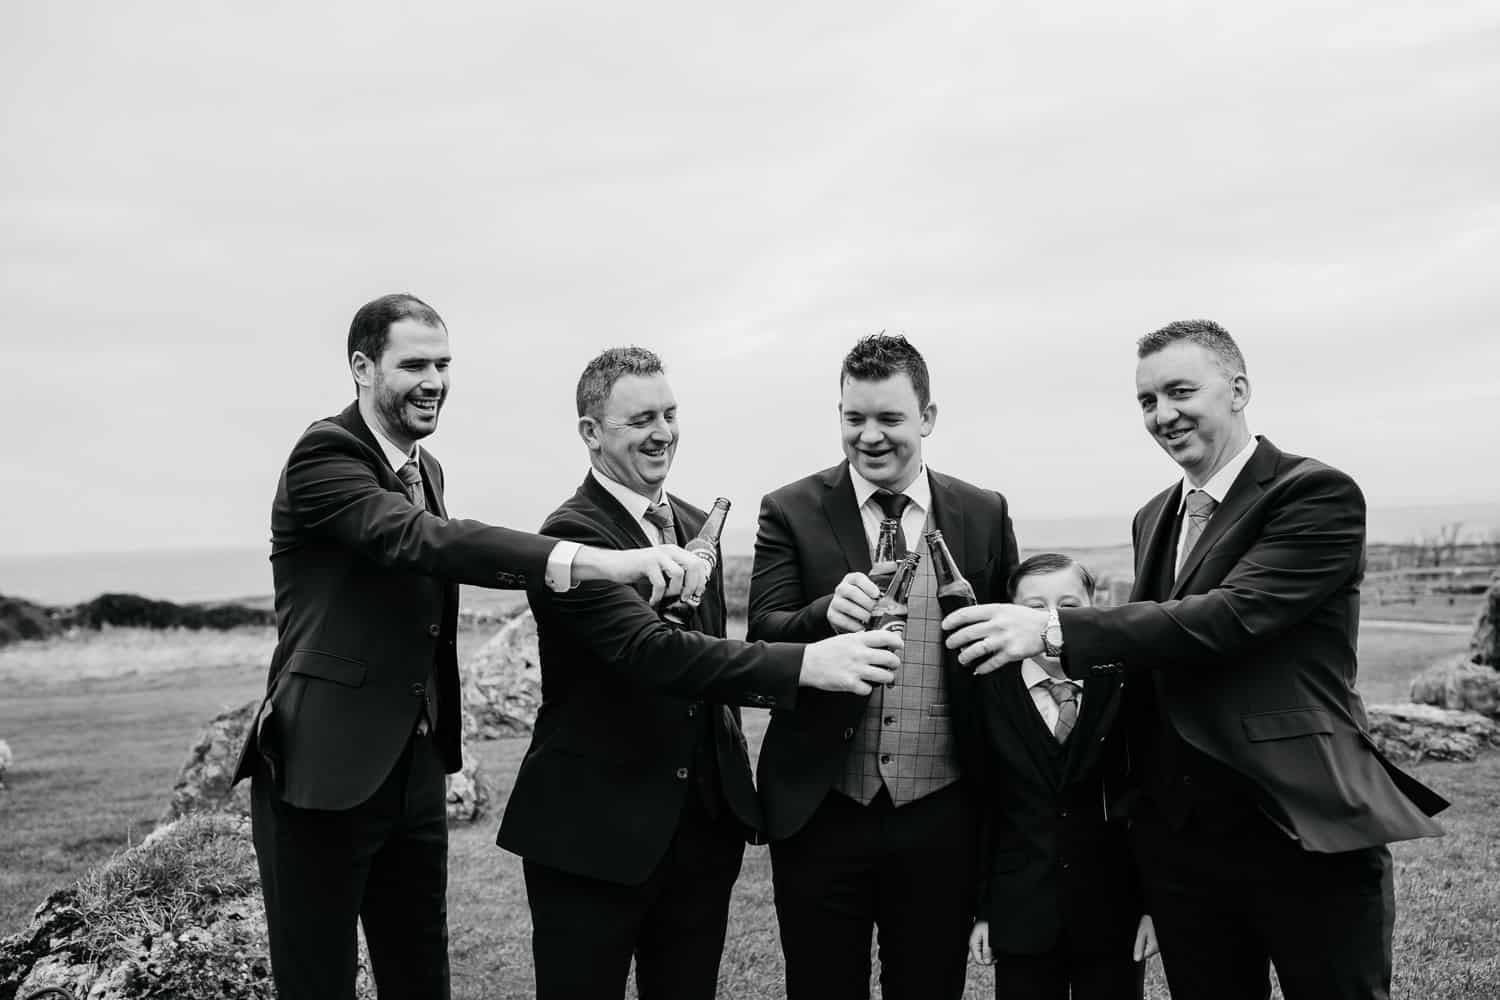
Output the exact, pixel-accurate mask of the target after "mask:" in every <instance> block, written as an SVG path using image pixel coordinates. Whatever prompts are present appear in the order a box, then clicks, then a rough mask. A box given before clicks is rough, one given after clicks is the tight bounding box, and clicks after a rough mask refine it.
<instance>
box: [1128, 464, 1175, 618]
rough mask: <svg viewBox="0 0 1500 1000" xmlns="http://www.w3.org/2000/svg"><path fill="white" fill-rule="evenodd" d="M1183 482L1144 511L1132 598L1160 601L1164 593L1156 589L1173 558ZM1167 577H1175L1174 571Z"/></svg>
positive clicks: (1163, 494) (1136, 552) (1137, 547)
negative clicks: (1174, 534)
mask: <svg viewBox="0 0 1500 1000" xmlns="http://www.w3.org/2000/svg"><path fill="white" fill-rule="evenodd" d="M1181 495H1182V483H1181V482H1179V483H1178V484H1177V485H1176V486H1173V487H1172V488H1171V489H1169V490H1167V491H1166V492H1165V493H1162V494H1161V495H1160V496H1158V497H1157V498H1156V499H1155V500H1153V501H1152V502H1151V503H1150V504H1149V505H1147V507H1146V510H1145V511H1144V513H1143V519H1144V520H1143V523H1142V526H1141V531H1142V534H1141V541H1140V543H1139V544H1138V545H1137V546H1136V550H1135V583H1134V584H1133V585H1132V586H1131V588H1130V599H1131V600H1132V601H1146V600H1160V599H1161V598H1162V597H1163V596H1164V593H1163V591H1164V590H1165V588H1162V590H1158V589H1157V588H1156V583H1157V581H1158V580H1159V579H1161V578H1162V573H1163V570H1162V565H1163V563H1166V564H1168V565H1170V563H1171V561H1172V537H1171V536H1172V530H1173V528H1175V527H1176V525H1177V503H1178V498H1179V497H1180V496H1181ZM1166 579H1168V580H1170V579H1171V574H1170V571H1168V572H1167V575H1166Z"/></svg>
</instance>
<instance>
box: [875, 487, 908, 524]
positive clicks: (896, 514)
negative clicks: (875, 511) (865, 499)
mask: <svg viewBox="0 0 1500 1000" xmlns="http://www.w3.org/2000/svg"><path fill="white" fill-rule="evenodd" d="M875 503H876V505H878V506H879V507H880V509H881V510H882V511H884V512H885V516H886V517H888V518H894V519H895V520H896V521H900V520H901V515H902V514H904V513H906V508H907V505H908V504H910V503H911V497H909V496H907V495H906V494H905V493H892V492H891V491H890V490H877V491H876V493H875Z"/></svg>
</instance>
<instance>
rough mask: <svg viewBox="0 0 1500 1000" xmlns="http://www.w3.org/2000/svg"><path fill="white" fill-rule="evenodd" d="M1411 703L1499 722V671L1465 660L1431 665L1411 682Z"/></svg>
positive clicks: (1461, 658)
mask: <svg viewBox="0 0 1500 1000" xmlns="http://www.w3.org/2000/svg"><path fill="white" fill-rule="evenodd" d="M1411 700H1412V701H1414V702H1416V703H1417V704H1419V705H1436V706H1437V707H1438V708H1447V709H1453V710H1455V711H1462V712H1477V713H1479V714H1480V715H1485V716H1489V717H1490V718H1492V719H1493V718H1500V670H1494V669H1492V668H1490V667H1481V666H1476V665H1475V664H1473V663H1471V662H1469V660H1468V659H1467V658H1465V657H1457V658H1455V659H1451V660H1443V661H1441V662H1438V663H1434V664H1433V665H1432V666H1430V667H1428V668H1427V669H1425V670H1423V671H1422V672H1421V673H1420V674H1418V675H1417V676H1416V677H1414V678H1412V682H1411Z"/></svg>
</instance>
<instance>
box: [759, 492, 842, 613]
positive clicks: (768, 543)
mask: <svg viewBox="0 0 1500 1000" xmlns="http://www.w3.org/2000/svg"><path fill="white" fill-rule="evenodd" d="M832 603H833V595H832V594H817V595H810V594H807V593H805V592H804V591H803V586H802V568H801V566H800V564H799V561H798V558H797V543H796V539H795V537H794V536H793V534H792V529H791V525H790V524H789V523H788V521H787V517H786V513H785V512H784V511H783V510H782V509H781V507H780V505H778V504H777V503H776V499H775V496H774V495H768V496H766V497H765V498H764V499H763V500H762V501H761V504H760V524H759V527H758V528H757V529H756V533H755V566H754V570H753V571H752V573H751V576H750V627H749V632H748V635H749V637H750V638H751V639H765V640H768V641H780V642H817V641H818V640H819V639H827V638H829V637H830V636H832V635H833V634H834V631H833V626H832V625H830V624H828V606H829V605H830V604H832Z"/></svg>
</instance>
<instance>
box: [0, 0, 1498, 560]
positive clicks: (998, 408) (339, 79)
mask: <svg viewBox="0 0 1500 1000" xmlns="http://www.w3.org/2000/svg"><path fill="white" fill-rule="evenodd" d="M716 8H717V5H707V4H699V3H657V4H648V5H631V6H629V7H628V8H627V7H622V6H619V5H606V4H594V5H580V4H567V3H557V2H548V3H537V4H527V3H516V2H510V3H505V4H481V3H450V4H425V5H420V6H419V5H414V4H413V5H406V4H383V3H371V2H362V3H357V4H356V3H347V4H318V5H314V4H295V5H293V4H287V5H275V4H254V5H245V4H229V3H222V2H219V3H204V4H194V5H181V4H179V5H147V4H131V5H125V4H117V3H74V4H46V3H41V2H35V3H10V4H5V5H4V6H3V8H0V86H3V90H0V94H3V101H4V103H3V109H4V110H3V135H4V137H5V138H4V142H3V149H0V289H3V293H4V296H5V300H6V302H7V303H8V310H7V312H8V315H7V316H6V318H5V322H4V324H3V334H0V336H3V351H4V355H3V356H4V358H5V360H6V362H7V367H8V368H9V373H8V374H9V378H8V380H7V388H8V389H9V402H10V406H11V407H12V413H13V416H12V418H11V419H10V420H9V421H8V422H7V423H8V425H9V427H10V433H9V434H8V435H7V436H6V444H5V447H4V450H3V453H0V481H3V482H0V488H3V490H4V494H5V502H4V511H5V515H6V516H4V517H3V518H0V553H5V554H17V555H35V554H42V553H53V552H59V553H60V552H80V551H106V550H110V551H112V550H132V549H145V548H163V547H181V548H192V547H200V546H256V545H263V544H264V543H265V539H266V537H267V534H268V517H269V508H270V501H271V496H272V493H273V490H274V487H275V483H276V478H277V475H278V473H279V470H280V467H281V465H282V463H283V461H284V460H285V458H286V455H287V452H288V451H289V450H290V448H291V446H292V444H293V443H294V441H295V440H296V438H297V436H298V435H299V434H300V433H301V431H302V430H303V429H304V428H305V427H306V426H307V425H308V424H309V423H311V422H312V421H313V420H315V419H317V418H319V417H322V416H325V415H328V414H331V413H333V412H336V411H337V410H339V409H341V408H342V407H343V406H344V405H345V404H346V403H347V402H348V401H349V400H350V399H351V398H352V388H351V383H350V380H349V376H348V370H347V366H346V363H345V358H344V338H345V334H346V331H347V329H348V323H349V319H350V317H351V316H352V315H353V312H354V310H355V309H356V308H358V306H359V305H360V304H361V303H363V302H365V301H366V300H368V299H370V298H373V297H375V296H377V295H380V294H383V293H386V292H390V291H410V292H413V293H415V294H417V295H419V296H421V297H422V298H423V299H425V300H426V301H428V302H430V303H431V304H432V305H433V306H435V307H436V308H437V310H438V311H439V312H440V313H441V314H442V315H443V317H444V319H445V320H446V323H447V326H448V329H449V331H450V335H451V343H452V347H453V352H454V367H453V392H452V396H451V397H450V400H449V404H448V406H447V408H446V410H445V411H444V414H443V417H442V420H441V426H440V428H439V431H438V433H437V434H436V435H434V436H433V437H432V438H430V439H429V440H428V442H427V444H428V445H429V446H430V448H431V450H432V451H433V452H434V454H436V455H438V457H439V458H440V459H441V460H442V462H443V464H444V467H445V469H446V473H447V483H448V505H449V508H450V510H451V511H452V512H453V513H455V514H457V515H462V516H471V517H476V518H480V519H483V520H487V521H492V522H495V523H501V524H507V525H510V526H514V527H523V528H529V527H534V526H535V525H537V524H538V523H540V521H541V520H542V518H543V517H545V515H546V514H547V513H548V512H549V511H550V510H551V509H552V508H553V507H555V506H556V505H557V504H558V503H560V502H561V501H562V500H563V499H564V498H565V497H566V496H567V495H569V494H570V493H571V492H572V490H573V489H574V488H575V487H576V485H577V484H578V482H579V481H581V479H582V476H583V473H584V470H585V469H586V461H587V460H586V454H585V450H584V447H583V445H582V444H581V442H580V441H579V440H578V437H577V433H576V429H575V424H576V418H575V413H574V409H573V402H572V400H573V388H574V384H575V382H576V380H577V377H578V373H579V372H580V371H581V370H582V368H583V366H584V364H585V363H586V362H587V361H588V359H589V358H590V357H592V356H593V355H594V354H595V353H597V352H598V351H599V350H601V349H603V348H605V347H608V346H613V345H619V344H629V343H634V344H641V345H644V346H647V347H650V348H652V349H653V350H655V351H656V352H657V353H659V354H660V355H661V356H662V358H663V360H664V361H665V363H666V366H667V371H668V376H669V378H670V379H671V381H672V385H673V388H674V390H675V392H676V395H677V398H678V401H679V404H680V421H681V428H682V440H681V444H680V446H679V449H678V453H677V464H676V467H675V468H674V471H673V474H672V477H671V480H670V481H669V484H668V485H669V488H670V489H671V490H672V491H673V492H675V493H678V494H679V495H681V496H684V497H686V498H688V499H689V500H692V501H694V502H696V503H698V504H700V505H702V506H707V505H708V504H709V503H710V502H711V501H712V498H713V497H714V496H718V495H723V496H727V497H729V498H730V499H731V500H733V501H734V503H735V508H734V511H733V513H731V515H730V521H731V526H730V535H731V536H732V537H735V538H739V539H742V540H744V539H748V538H749V537H750V536H751V533H752V532H753V528H754V521H755V511H756V509H757V506H758V503H759V500H760V497H761V496H762V495H763V494H764V493H766V492H768V491H769V490H771V489H774V488H775V487H777V486H779V485H782V484H784V483H786V482H789V481H791V480H793V479H797V478H799V477H801V476H803V475H806V474H808V473H810V472H813V471H815V470H817V469H821V468H824V467H826V466H828V465H832V464H833V463H834V462H836V461H837V460H838V459H839V456H840V453H839V445H838V427H837V416H836V409H835V407H836V403H837V398H838V382H837V372H838V368H839V362H840V360H841V358H842V356H843V354H844V353H845V352H846V351H847V350H848V348H849V347H850V346H851V345H852V343H853V342H854V340H855V339H856V338H858V337H859V336H861V335H863V334H866V333H870V332H873V331H876V330H882V329H884V330H888V331H899V332H903V333H905V334H906V335H907V336H908V337H909V338H910V339H911V340H912V342H913V343H915V344H916V345H917V346H918V347H919V348H920V349H921V351H922V352H923V354H924V355H925V356H926V358H927V361H928V363H929V366H930V368H931V370H932V380H933V396H934V399H935V401H936V402H937V404H938V422H937V428H936V430H935V432H934V434H933V436H932V437H931V438H930V439H928V443H927V452H926V455H927V459H928V461H929V464H930V465H931V466H932V467H933V468H936V469H939V470H941V471H945V472H948V473H952V474H954V475H958V476H960V477H962V478H964V479H967V480H969V481H971V482H974V483H976V484H979V485H982V486H986V487H989V488H993V489H998V490H1000V491H1001V492H1003V493H1004V494H1005V495H1006V496H1007V497H1008V498H1009V500H1010V502H1011V506H1012V510H1013V512H1014V514H1015V516H1016V518H1017V521H1018V524H1020V525H1023V526H1024V524H1026V523H1027V519H1028V518H1032V519H1035V518H1058V517H1072V516H1096V517H1106V518H1109V517H1117V518H1119V521H1120V524H1121V531H1122V534H1123V532H1124V529H1125V526H1126V525H1128V520H1129V517H1130V515H1131V513H1132V512H1133V511H1134V510H1135V508H1136V507H1137V506H1139V504H1140V503H1142V502H1143V501H1144V500H1146V499H1147V498H1148V497H1150V496H1151V495H1152V494H1153V493H1155V492H1156V491H1158V490H1159V489H1161V488H1163V487H1164V486H1166V485H1167V484H1168V483H1170V482H1171V481H1172V479H1173V477H1174V472H1175V467H1174V466H1172V464H1171V463H1170V461H1169V460H1168V459H1167V458H1166V457H1165V456H1164V455H1163V454H1162V453H1161V452H1160V451H1159V449H1158V448H1157V447H1156V446H1155V445H1154V444H1153V443H1152V442H1151V440H1150V439H1149V438H1148V437H1147V436H1146V434H1145V432H1144V431H1143V429H1142V427H1141V422H1140V417H1139V413H1138V409H1137V405H1136V403H1135V399H1134V366H1135V358H1134V342H1135V340H1136V338H1138V337H1139V336H1141V335H1142V334H1144V333H1146V332H1149V331H1150V330H1153V329H1155V328H1157V327H1160V326H1162V325H1164V324H1165V323H1167V322H1169V321H1171V320H1174V319H1181V318H1190V317H1208V318H1212V319H1215V320H1217V321H1218V322H1220V323H1222V324H1223V325H1224V326H1225V327H1227V328H1228V329H1229V330H1230V331H1231V332H1232V333H1233V334H1234V335H1235V336H1236V338H1237V339H1238V340H1239V342H1240V345H1241V347H1242V349H1243V351H1244V353H1245V355H1246V358H1247V361H1248V368H1249V373H1250V378H1251V383H1252V386H1253V388H1254V398H1253V401H1252V403H1251V406H1250V410H1249V416H1250V424H1251V429H1252V430H1254V431H1256V432H1258V433H1262V434H1265V435H1266V436H1268V437H1269V438H1271V439H1272V440H1273V441H1274V442H1275V443H1276V444H1278V445H1279V446H1281V447H1282V448H1284V449H1286V450H1290V451H1293V452H1297V453H1300V454H1310V455H1313V456H1316V457H1318V458H1321V459H1323V460H1324V461H1327V462H1329V463H1331V464H1333V465H1336V466H1339V467H1340V468H1343V469H1345V470H1346V471H1348V472H1349V473H1351V474H1352V475H1354V476H1355V477H1356V479H1358V481H1359V482H1360V484H1361V485H1362V487H1363V488H1364V490H1365V492H1366V494H1367V496H1368V497H1369V500H1370V503H1371V505H1372V507H1374V506H1390V505H1401V504H1425V503H1438V502H1461V503H1469V504H1476V503H1477V504H1487V503H1491V502H1494V503H1495V505H1496V507H1497V508H1500V462H1496V460H1495V457H1496V455H1497V453H1500V419H1497V413H1500V336H1496V333H1497V330H1496V325H1497V317H1500V282H1497V280H1496V274H1497V266H1496V263H1495V262H1496V261H1500V128H1497V127H1496V123H1497V121H1500V12H1497V11H1496V10H1495V8H1494V5H1493V4H1488V3H1471V4H1465V3H1456V4H1449V5H1444V6H1442V7H1441V8H1430V7H1429V6H1428V5H1427V4H1425V3H1418V2H1412V3H1397V4H1391V3H1340V4H1328V3H1311V4H1308V3H1297V4H1282V3H1276V2H1255V3H1238V4H1224V5H1215V6H1214V7H1213V8H1212V9H1208V8H1206V7H1200V6H1198V5H1189V4H1177V3H1171V4H1160V5H1154V6H1151V5H1138V4H1137V5H1131V10H1130V11H1128V12H1127V11H1126V10H1124V9H1123V8H1122V7H1121V5H1118V4H1114V3H1084V4H1072V5H1067V6H1066V7H1063V6H1062V5H1057V4H1040V3H1038V4H1003V5H996V4H990V3H972V4H938V5H933V4H924V5H905V4H890V3H878V2H875V3H872V2H862V3H857V4H856V3H826V4H817V5H809V4H796V5H790V4H789V5H777V4H759V5H751V6H748V7H744V8H737V9H733V10H729V9H723V10H721V9H716ZM736 522H737V523H736ZM1022 543H1023V545H1024V544H1025V539H1024V537H1023V538H1022ZM726 547H727V546H726ZM740 547H742V548H744V547H745V546H744V545H742V546H740Z"/></svg>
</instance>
